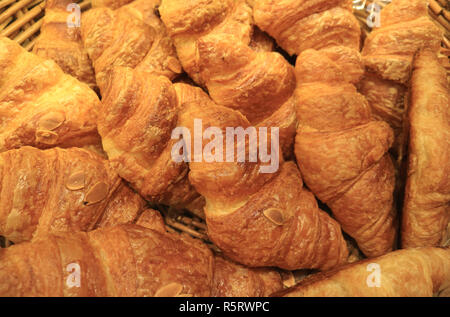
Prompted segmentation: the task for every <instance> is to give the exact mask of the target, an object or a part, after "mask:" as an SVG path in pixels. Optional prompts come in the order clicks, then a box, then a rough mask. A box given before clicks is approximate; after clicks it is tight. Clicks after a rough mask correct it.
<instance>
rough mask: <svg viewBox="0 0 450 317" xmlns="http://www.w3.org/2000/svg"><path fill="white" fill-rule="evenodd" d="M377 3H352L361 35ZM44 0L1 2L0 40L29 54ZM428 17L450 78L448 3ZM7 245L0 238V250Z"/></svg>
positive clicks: (171, 216) (191, 227)
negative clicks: (437, 35) (440, 33)
mask: <svg viewBox="0 0 450 317" xmlns="http://www.w3.org/2000/svg"><path fill="white" fill-rule="evenodd" d="M74 2H77V3H79V5H80V8H81V10H82V11H83V10H88V9H90V8H91V0H82V1H79V0H78V1H76V0H74ZM373 2H377V3H378V4H379V5H380V7H381V8H383V7H384V6H385V5H386V4H388V3H389V2H391V1H390V0H353V3H354V13H355V15H356V17H357V18H358V20H359V21H360V22H361V26H362V29H363V31H364V34H363V35H367V33H368V32H370V31H371V29H370V27H369V26H368V25H367V17H368V16H369V14H370V12H369V11H367V8H368V7H369V5H370V4H371V3H373ZM44 8H45V0H0V36H7V37H9V38H11V39H13V40H14V41H16V42H18V43H19V44H21V45H22V46H23V47H25V48H26V49H27V50H31V49H32V48H33V45H34V43H35V40H36V38H37V37H38V36H39V30H40V27H41V25H42V21H43V17H44ZM429 14H430V16H431V17H432V18H433V20H434V21H435V22H436V24H437V25H438V26H439V27H441V28H442V29H443V30H444V31H445V35H444V37H443V39H442V50H441V55H442V56H441V57H440V58H441V61H442V62H443V64H444V65H445V67H446V68H447V74H448V75H449V78H450V63H449V55H450V1H449V0H429ZM152 207H154V208H156V209H158V210H160V211H161V212H162V214H163V215H164V218H165V221H166V224H167V225H168V229H169V230H171V231H177V232H182V233H185V234H188V235H190V236H192V237H195V238H198V239H201V240H203V241H205V242H206V243H208V244H209V245H210V246H211V247H212V248H215V247H214V245H213V244H211V243H210V241H209V239H208V235H207V232H206V225H205V222H204V220H203V219H201V218H199V217H197V216H194V215H192V214H190V213H188V212H185V211H178V210H172V209H171V208H167V207H164V206H152ZM8 244H9V242H8V241H5V240H4V239H3V238H2V237H0V246H2V247H4V246H5V245H6V246H7V245H8Z"/></svg>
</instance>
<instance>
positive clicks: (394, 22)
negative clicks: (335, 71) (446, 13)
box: [362, 0, 442, 83]
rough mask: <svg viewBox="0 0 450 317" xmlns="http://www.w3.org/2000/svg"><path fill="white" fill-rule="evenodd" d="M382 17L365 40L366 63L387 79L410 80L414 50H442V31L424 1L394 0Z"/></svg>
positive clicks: (372, 70)
mask: <svg viewBox="0 0 450 317" xmlns="http://www.w3.org/2000/svg"><path fill="white" fill-rule="evenodd" d="M380 19H381V22H380V27H379V28H377V29H375V30H373V32H371V33H370V34H369V35H368V36H367V38H366V40H365V43H364V48H363V50H362V56H363V61H364V66H365V67H366V69H367V71H368V72H373V73H376V74H377V75H378V76H379V77H381V78H383V79H389V80H393V81H397V82H400V83H406V82H407V81H408V80H409V77H410V73H411V63H412V59H413V55H414V53H415V52H416V51H417V50H419V49H421V48H429V49H431V50H433V51H434V52H438V51H439V48H440V43H441V39H442V31H441V30H440V29H439V27H437V26H436V25H435V24H434V23H433V22H432V21H431V19H430V18H429V17H428V11H427V1H424V0H393V1H392V2H391V3H390V4H388V5H387V6H386V7H385V8H384V9H383V10H381V16H380Z"/></svg>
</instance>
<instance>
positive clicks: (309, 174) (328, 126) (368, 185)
mask: <svg viewBox="0 0 450 317" xmlns="http://www.w3.org/2000/svg"><path fill="white" fill-rule="evenodd" d="M334 50H338V51H346V52H347V54H349V55H351V54H353V55H354V56H357V55H358V52H357V51H354V50H352V49H349V48H344V47H336V48H329V49H328V50H321V51H315V50H307V51H304V52H303V53H302V54H300V56H298V58H297V64H296V74H297V82H298V85H297V89H296V95H295V96H296V98H297V117H298V119H299V128H298V130H297V136H296V143H295V154H296V157H297V163H298V165H299V167H300V171H301V173H302V176H303V178H304V180H305V183H306V185H307V186H308V188H309V189H311V191H312V192H313V193H314V194H315V195H316V196H317V197H318V198H319V199H320V200H321V201H322V202H324V203H326V204H327V205H328V206H329V207H330V208H331V210H332V211H333V214H334V216H335V217H336V219H337V220H338V221H339V223H340V224H341V225H342V229H343V230H344V231H345V232H347V233H348V234H349V235H350V236H352V237H353V238H354V239H355V240H356V242H357V243H358V246H359V247H360V249H361V250H362V251H363V253H364V254H365V255H366V256H370V257H373V256H378V255H381V254H384V253H386V252H389V251H391V250H392V248H393V247H394V241H395V236H396V228H395V227H396V220H395V219H396V216H395V210H394V201H393V191H394V184H395V178H394V167H393V164H392V161H391V159H390V157H389V154H388V153H387V151H388V149H389V148H390V147H391V145H392V142H393V133H392V130H391V129H390V128H389V126H388V125H387V124H386V123H384V122H377V121H372V118H371V112H370V109H369V106H368V104H367V101H366V100H365V98H364V97H363V96H362V95H361V94H359V93H357V91H356V88H355V86H353V85H352V84H351V83H349V82H345V81H343V80H342V79H345V78H347V80H349V81H350V82H356V81H357V80H358V78H359V76H360V75H361V69H362V65H361V62H360V59H358V58H356V57H355V58H349V57H348V56H347V58H343V59H336V56H345V55H343V53H339V54H335V52H333V51H334ZM358 69H359V70H360V71H358ZM346 72H348V75H344V74H345V73H346Z"/></svg>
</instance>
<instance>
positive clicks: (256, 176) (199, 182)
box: [180, 102, 348, 269]
mask: <svg viewBox="0 0 450 317" xmlns="http://www.w3.org/2000/svg"><path fill="white" fill-rule="evenodd" d="M195 119H197V120H202V125H203V126H204V128H205V129H206V128H207V127H214V128H215V129H217V128H218V129H221V131H223V133H224V134H225V128H227V127H228V128H229V127H234V128H236V127H242V128H244V129H245V128H247V127H248V126H249V125H250V124H249V122H248V120H247V119H246V118H245V117H244V116H243V115H242V114H241V113H239V112H237V111H234V110H232V109H229V108H227V107H223V106H218V105H215V104H214V103H211V102H195V103H189V104H185V106H184V107H183V109H182V111H181V115H180V126H182V127H186V128H187V129H188V130H189V131H194V121H195ZM191 133H192V132H191ZM224 141H225V140H224ZM204 142H205V143H206V140H204ZM191 144H193V143H192V141H191ZM247 145H248V144H247ZM203 146H204V147H203V149H205V146H206V144H203ZM236 146H238V145H236ZM224 148H226V146H224ZM247 149H248V147H247ZM276 150H277V149H276V148H275V149H274V148H272V151H276ZM191 153H195V152H194V151H192V152H191ZM236 153H237V151H235V152H234V155H237V154H236ZM247 154H248V152H247ZM216 155H218V156H219V157H220V156H221V155H224V153H222V154H220V152H218V153H217V154H216ZM275 156H276V155H275ZM216 158H217V157H216ZM278 159H280V163H279V164H280V168H279V170H278V171H274V173H262V172H261V171H260V168H261V166H262V163H261V162H259V163H257V162H256V163H252V162H241V163H239V162H237V160H236V157H235V160H234V162H227V159H226V158H225V157H224V156H222V157H221V159H220V160H222V162H220V160H217V159H216V160H215V161H213V162H207V161H205V160H202V161H200V162H196V161H195V159H194V161H191V162H190V163H189V168H190V173H189V179H190V181H191V183H192V184H193V185H194V186H195V188H196V189H197V191H198V192H199V193H200V194H201V195H202V196H204V197H205V199H206V205H205V216H206V222H207V226H208V236H209V237H210V239H211V240H212V241H213V242H214V243H215V244H216V245H217V246H218V247H219V248H220V249H221V250H222V251H223V252H224V254H225V255H227V256H228V257H230V258H231V259H232V260H234V261H237V262H239V263H242V264H244V265H248V266H252V267H258V266H259V267H260V266H277V267H280V268H285V269H299V268H320V269H326V268H330V267H334V266H337V265H339V264H342V263H345V261H346V258H347V255H348V250H347V247H346V243H345V241H344V239H343V237H342V233H341V231H340V227H339V225H338V224H337V223H336V222H335V221H334V220H333V219H332V218H330V217H329V216H328V215H327V214H326V213H325V212H323V211H321V210H320V209H319V208H318V206H317V202H316V200H315V198H314V196H313V195H312V194H311V193H310V192H309V191H308V190H307V189H306V188H304V187H303V183H302V179H301V177H300V173H299V171H298V169H297V167H296V166H295V164H294V163H293V162H287V163H283V159H282V157H274V158H273V160H278Z"/></svg>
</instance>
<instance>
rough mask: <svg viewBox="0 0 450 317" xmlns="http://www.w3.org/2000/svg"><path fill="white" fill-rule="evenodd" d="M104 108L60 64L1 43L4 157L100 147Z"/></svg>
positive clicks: (0, 128)
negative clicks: (21, 151)
mask: <svg viewBox="0 0 450 317" xmlns="http://www.w3.org/2000/svg"><path fill="white" fill-rule="evenodd" d="M99 105H100V101H99V100H98V97H97V95H96V94H95V92H94V91H92V90H91V89H89V87H88V86H87V85H86V84H84V83H81V82H79V81H78V80H76V79H75V78H73V77H71V76H69V75H67V74H64V72H63V71H62V70H61V69H60V68H59V67H58V66H57V65H56V64H55V62H53V61H51V60H45V59H43V58H41V57H38V56H36V55H35V54H32V53H28V52H27V51H26V50H25V49H23V48H22V47H21V46H20V45H19V44H17V43H16V42H13V41H11V40H10V39H8V38H5V37H1V38H0V152H1V151H5V150H8V149H13V148H19V147H21V146H24V145H31V146H34V147H38V148H50V147H54V146H59V147H71V146H80V147H82V146H85V145H95V144H98V143H99V142H100V138H99V135H98V133H97V128H96V120H97V111H98V108H99Z"/></svg>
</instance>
